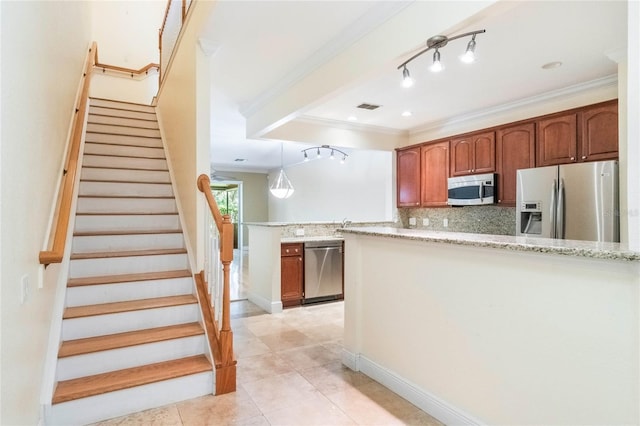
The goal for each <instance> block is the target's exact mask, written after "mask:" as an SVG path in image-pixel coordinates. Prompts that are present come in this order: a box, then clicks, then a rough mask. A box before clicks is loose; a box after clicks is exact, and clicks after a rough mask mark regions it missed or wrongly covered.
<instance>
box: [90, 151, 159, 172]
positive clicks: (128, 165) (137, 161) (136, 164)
mask: <svg viewBox="0 0 640 426" xmlns="http://www.w3.org/2000/svg"><path fill="white" fill-rule="evenodd" d="M82 164H83V166H89V167H105V168H114V167H117V168H125V169H141V170H162V171H164V170H168V168H167V161H166V160H163V159H156V158H134V157H111V156H108V155H92V154H85V155H84V157H83V158H82Z"/></svg>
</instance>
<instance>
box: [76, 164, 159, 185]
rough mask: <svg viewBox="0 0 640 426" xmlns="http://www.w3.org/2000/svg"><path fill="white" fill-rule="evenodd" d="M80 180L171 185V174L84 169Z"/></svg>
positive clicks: (149, 171) (152, 171)
mask: <svg viewBox="0 0 640 426" xmlns="http://www.w3.org/2000/svg"><path fill="white" fill-rule="evenodd" d="M80 179H83V180H105V181H125V182H126V181H129V182H155V183H171V178H170V177H169V172H157V171H154V170H119V169H97V168H87V167H83V168H82V171H81V173H80Z"/></svg>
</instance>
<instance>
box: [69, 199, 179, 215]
mask: <svg viewBox="0 0 640 426" xmlns="http://www.w3.org/2000/svg"><path fill="white" fill-rule="evenodd" d="M77 212H78V213H105V214H107V213H177V212H178V210H177V207H176V202H175V200H174V199H173V198H94V197H78V209H77Z"/></svg>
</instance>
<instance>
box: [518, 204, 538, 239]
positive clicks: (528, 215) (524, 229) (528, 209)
mask: <svg viewBox="0 0 640 426" xmlns="http://www.w3.org/2000/svg"><path fill="white" fill-rule="evenodd" d="M520 233H521V234H537V235H540V234H542V203H541V202H540V201H523V202H522V205H521V206H520Z"/></svg>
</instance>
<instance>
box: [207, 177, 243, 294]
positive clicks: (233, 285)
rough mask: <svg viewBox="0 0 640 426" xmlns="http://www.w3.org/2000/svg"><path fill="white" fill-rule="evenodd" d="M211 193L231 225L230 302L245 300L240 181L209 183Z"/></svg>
mask: <svg viewBox="0 0 640 426" xmlns="http://www.w3.org/2000/svg"><path fill="white" fill-rule="evenodd" d="M211 192H212V193H213V197H214V198H215V200H216V203H217V204H218V208H219V209H220V213H221V214H223V215H225V214H228V215H229V216H231V222H232V223H233V261H232V262H231V273H230V275H231V276H230V282H229V290H230V299H231V301H232V302H233V301H236V300H245V299H246V298H247V292H246V286H245V283H244V281H243V276H244V275H245V274H244V270H243V267H245V266H246V265H245V262H244V260H245V259H244V257H245V256H244V244H243V229H242V228H243V226H242V181H231V180H229V181H215V182H212V183H211Z"/></svg>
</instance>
